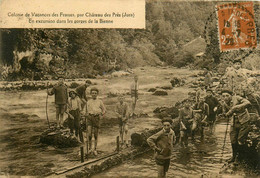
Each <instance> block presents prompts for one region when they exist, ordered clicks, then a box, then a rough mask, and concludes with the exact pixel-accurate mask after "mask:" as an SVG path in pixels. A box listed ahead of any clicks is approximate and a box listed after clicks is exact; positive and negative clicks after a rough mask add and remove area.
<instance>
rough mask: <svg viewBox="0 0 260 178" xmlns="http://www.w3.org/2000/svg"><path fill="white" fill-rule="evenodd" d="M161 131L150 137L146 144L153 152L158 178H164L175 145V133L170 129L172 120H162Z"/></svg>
mask: <svg viewBox="0 0 260 178" xmlns="http://www.w3.org/2000/svg"><path fill="white" fill-rule="evenodd" d="M162 126H163V129H162V130H160V131H159V132H158V133H156V134H154V135H152V136H150V137H149V138H148V139H147V143H148V144H149V146H150V147H152V148H153V150H154V152H155V155H154V157H155V162H156V164H157V171H158V177H166V173H167V172H168V169H169V166H170V159H171V153H172V151H173V144H174V143H175V140H176V138H175V133H174V131H173V130H172V129H171V126H172V119H162Z"/></svg>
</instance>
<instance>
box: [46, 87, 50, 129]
mask: <svg viewBox="0 0 260 178" xmlns="http://www.w3.org/2000/svg"><path fill="white" fill-rule="evenodd" d="M48 88H49V82H47V96H46V118H47V121H48V126H49V129H50V128H51V127H50V122H49V116H48V96H49V93H48Z"/></svg>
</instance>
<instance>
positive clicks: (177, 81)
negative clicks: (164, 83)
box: [170, 77, 185, 87]
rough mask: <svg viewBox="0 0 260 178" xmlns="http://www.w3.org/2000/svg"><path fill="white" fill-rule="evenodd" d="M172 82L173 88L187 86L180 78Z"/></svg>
mask: <svg viewBox="0 0 260 178" xmlns="http://www.w3.org/2000/svg"><path fill="white" fill-rule="evenodd" d="M170 82H171V84H172V87H179V86H183V85H184V84H185V81H184V80H183V79H181V78H178V77H173V79H172V80H171V81H170Z"/></svg>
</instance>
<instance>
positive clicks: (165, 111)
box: [153, 106, 179, 119]
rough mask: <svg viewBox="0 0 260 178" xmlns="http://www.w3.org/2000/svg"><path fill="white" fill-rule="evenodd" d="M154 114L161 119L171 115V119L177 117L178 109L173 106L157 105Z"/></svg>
mask: <svg viewBox="0 0 260 178" xmlns="http://www.w3.org/2000/svg"><path fill="white" fill-rule="evenodd" d="M153 112H154V113H155V116H157V117H158V118H160V119H162V118H165V117H171V118H172V119H174V118H176V117H178V115H179V109H178V108H177V107H175V106H173V107H157V108H156V109H155V110H154V111H153Z"/></svg>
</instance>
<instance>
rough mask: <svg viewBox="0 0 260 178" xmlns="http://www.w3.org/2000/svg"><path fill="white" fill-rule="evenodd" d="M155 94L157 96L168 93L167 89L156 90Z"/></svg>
mask: <svg viewBox="0 0 260 178" xmlns="http://www.w3.org/2000/svg"><path fill="white" fill-rule="evenodd" d="M153 95H156V96H165V95H168V93H167V91H164V90H156V91H155V92H154V93H153Z"/></svg>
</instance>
